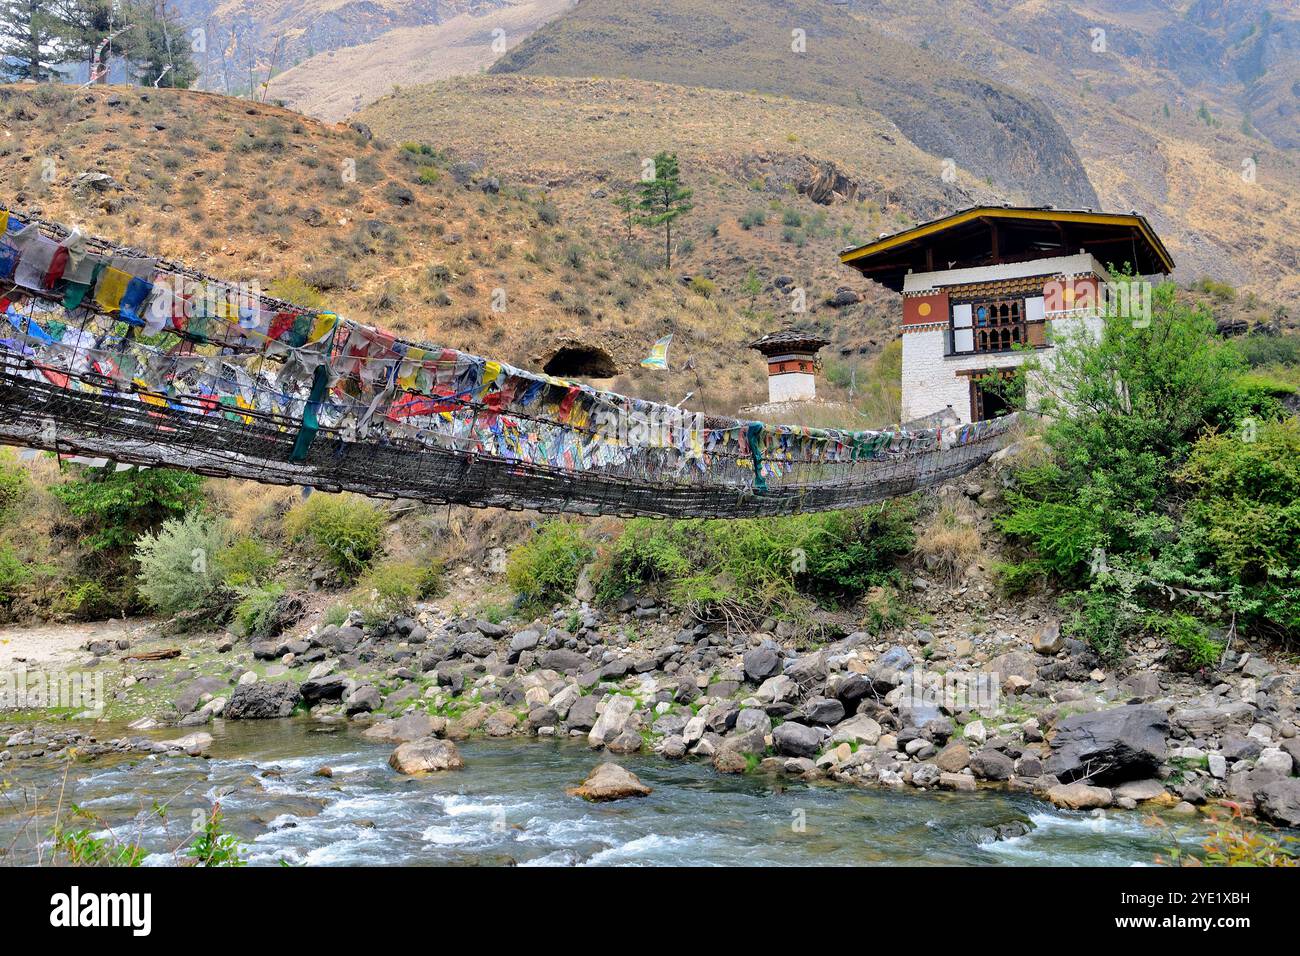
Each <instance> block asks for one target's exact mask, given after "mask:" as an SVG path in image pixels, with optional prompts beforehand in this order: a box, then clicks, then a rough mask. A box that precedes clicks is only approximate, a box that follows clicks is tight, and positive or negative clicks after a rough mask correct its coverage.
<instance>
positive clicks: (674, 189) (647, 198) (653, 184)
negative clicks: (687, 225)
mask: <svg viewBox="0 0 1300 956" xmlns="http://www.w3.org/2000/svg"><path fill="white" fill-rule="evenodd" d="M654 167H655V174H654V177H653V178H652V179H646V180H643V181H642V183H641V185H640V189H639V192H640V194H641V200H640V202H639V203H638V204H637V205H638V207H639V208H640V209H641V215H640V217H639V221H640V222H641V224H642V225H646V226H650V227H651V228H652V229H657V228H658V227H659V226H663V227H664V268H665V269H670V268H672V264H673V223H674V222H676V221H677V220H678V219H680V218H681V217H682V216H684V215H686V214H687V213H688V212H690V211H691V210H692V209H694V208H695V204H694V203H692V202H691V196H693V195H694V191H693V190H691V189H687V188H686V187H684V186H683V185H682V182H681V171H680V169H679V168H678V166H677V154H676V153H659V154H657V155H656V156H655V158H654Z"/></svg>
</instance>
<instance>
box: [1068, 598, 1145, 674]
mask: <svg viewBox="0 0 1300 956" xmlns="http://www.w3.org/2000/svg"><path fill="white" fill-rule="evenodd" d="M1062 603H1063V604H1064V605H1065V607H1066V608H1067V609H1068V610H1069V612H1070V613H1069V616H1068V617H1066V619H1065V620H1064V621H1063V622H1062V631H1063V632H1064V633H1065V635H1066V636H1067V637H1072V638H1074V639H1075V640H1076V641H1083V642H1084V643H1085V644H1087V645H1089V646H1090V647H1091V648H1092V649H1093V650H1094V651H1096V652H1097V654H1098V655H1099V656H1100V657H1101V658H1102V659H1104V660H1107V661H1112V662H1114V661H1118V660H1120V659H1121V658H1122V657H1123V656H1124V654H1125V652H1126V650H1127V649H1128V643H1129V641H1130V640H1131V639H1132V638H1133V637H1134V636H1136V635H1137V634H1138V633H1139V632H1140V631H1141V629H1142V626H1143V622H1144V614H1143V611H1142V608H1140V607H1139V606H1138V605H1137V604H1135V603H1134V602H1133V601H1132V600H1131V599H1129V598H1126V597H1124V596H1121V595H1118V594H1114V593H1111V592H1108V591H1104V590H1100V589H1094V590H1090V591H1080V592H1077V593H1075V594H1072V595H1067V596H1066V597H1065V598H1063V599H1062Z"/></svg>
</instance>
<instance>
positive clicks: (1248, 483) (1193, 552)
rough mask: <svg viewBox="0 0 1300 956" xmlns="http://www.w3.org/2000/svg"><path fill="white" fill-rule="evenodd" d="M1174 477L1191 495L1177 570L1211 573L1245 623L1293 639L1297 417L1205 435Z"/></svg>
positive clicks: (1299, 570)
mask: <svg viewBox="0 0 1300 956" xmlns="http://www.w3.org/2000/svg"><path fill="white" fill-rule="evenodd" d="M1176 478H1177V480H1178V482H1179V483H1180V484H1181V485H1182V486H1183V487H1185V488H1187V489H1190V490H1191V491H1192V492H1193V494H1194V495H1195V497H1194V498H1193V499H1192V500H1191V501H1190V502H1189V503H1188V505H1187V508H1186V522H1185V526H1184V528H1183V535H1182V538H1183V543H1184V544H1185V548H1184V551H1183V552H1182V554H1183V555H1184V556H1185V558H1184V562H1183V569H1184V570H1185V571H1186V572H1187V573H1189V574H1190V573H1195V572H1196V571H1197V570H1208V571H1209V572H1211V573H1212V574H1214V575H1215V576H1216V577H1215V578H1214V580H1215V581H1216V583H1218V584H1219V585H1220V586H1221V587H1228V588H1231V589H1232V590H1233V595H1232V606H1233V609H1234V610H1236V611H1237V612H1238V613H1240V614H1242V615H1244V616H1245V617H1246V619H1247V621H1248V622H1252V623H1255V624H1257V625H1260V626H1262V627H1263V628H1265V629H1266V630H1269V631H1273V632H1275V633H1276V634H1277V636H1279V637H1283V638H1287V637H1289V638H1294V637H1296V636H1300V419H1296V418H1290V419H1287V420H1285V421H1274V422H1269V421H1264V422H1259V423H1257V424H1255V425H1253V426H1252V428H1251V429H1250V430H1249V431H1244V430H1242V429H1238V430H1236V431H1233V432H1212V433H1210V434H1207V435H1205V436H1204V437H1203V438H1201V440H1200V441H1198V442H1197V444H1196V446H1195V448H1194V449H1193V450H1192V454H1191V455H1190V457H1189V458H1188V460H1187V462H1186V464H1185V465H1184V466H1183V467H1182V468H1181V469H1180V470H1179V471H1178V473H1177V475H1176Z"/></svg>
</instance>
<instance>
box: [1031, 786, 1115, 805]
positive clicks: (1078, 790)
mask: <svg viewBox="0 0 1300 956" xmlns="http://www.w3.org/2000/svg"><path fill="white" fill-rule="evenodd" d="M1047 799H1048V800H1050V801H1052V803H1054V804H1055V805H1056V806H1058V807H1064V808H1065V809H1067V810H1091V809H1093V808H1095V807H1108V806H1110V805H1111V803H1113V802H1114V795H1113V794H1112V793H1111V791H1109V790H1107V789H1106V788H1105V787H1092V786H1089V785H1088V784H1086V783H1083V782H1082V781H1078V782H1075V783H1060V784H1057V785H1056V786H1054V787H1051V788H1049V789H1048V791H1047Z"/></svg>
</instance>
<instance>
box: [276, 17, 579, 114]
mask: <svg viewBox="0 0 1300 956" xmlns="http://www.w3.org/2000/svg"><path fill="white" fill-rule="evenodd" d="M570 6H572V0H511V2H507V3H504V4H502V5H499V6H489V7H486V8H478V7H475V8H472V9H470V10H468V11H466V12H465V13H461V14H458V15H456V16H454V17H451V18H450V19H447V20H444V21H442V22H440V23H429V24H422V25H420V26H407V27H397V28H394V29H392V30H389V31H387V32H386V33H383V34H381V35H380V36H378V37H376V38H375V39H373V40H370V41H368V42H365V43H359V44H356V45H353V46H346V47H340V48H338V49H334V50H328V51H326V52H323V53H317V54H316V55H315V56H312V57H310V58H309V59H306V60H304V61H302V62H301V63H299V64H297V65H296V66H293V67H292V68H291V69H289V70H286V71H285V72H284V73H280V74H278V75H277V76H276V77H275V78H274V79H273V80H272V81H271V84H270V90H269V98H270V99H274V100H279V101H281V102H283V103H284V104H285V105H286V106H290V107H292V108H294V109H296V110H300V111H301V112H303V113H307V114H309V115H311V116H319V117H321V118H322V119H327V120H341V119H343V118H344V117H346V116H347V115H348V114H350V113H353V112H355V111H357V110H359V109H361V108H362V107H364V106H366V105H368V104H370V103H373V102H374V101H375V100H377V99H378V98H379V97H381V96H384V95H385V94H387V93H390V92H392V91H393V88H394V87H395V86H409V85H411V84H413V83H432V82H434V81H435V80H441V79H446V78H448V77H452V76H462V75H466V74H471V73H478V72H480V71H481V70H484V69H486V68H487V67H488V66H490V65H491V64H492V63H493V61H495V60H496V59H497V57H498V56H500V55H501V50H500V46H501V45H502V44H504V45H505V46H507V47H510V46H514V45H515V44H517V43H519V42H520V41H521V40H523V39H524V38H525V37H527V36H528V35H529V34H530V33H532V32H533V31H534V30H536V29H537V28H538V27H540V26H541V25H542V24H543V23H546V22H547V21H548V20H551V19H553V18H554V17H556V16H558V15H559V14H560V13H562V12H564V11H565V10H567V9H568V8H569V7H570ZM497 31H500V32H497Z"/></svg>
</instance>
